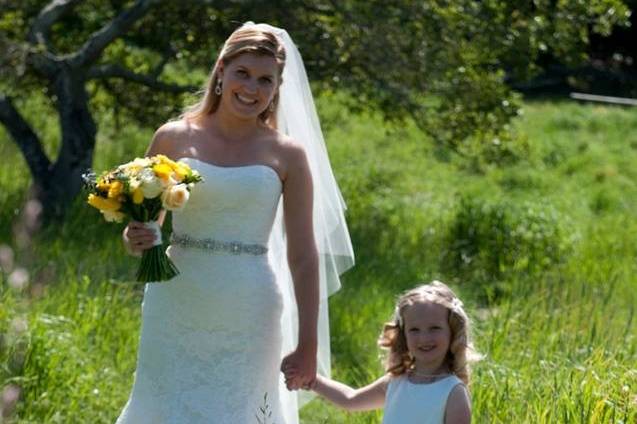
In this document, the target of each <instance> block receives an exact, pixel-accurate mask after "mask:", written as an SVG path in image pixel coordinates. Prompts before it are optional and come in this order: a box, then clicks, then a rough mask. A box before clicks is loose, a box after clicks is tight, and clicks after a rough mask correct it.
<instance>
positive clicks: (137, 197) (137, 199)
mask: <svg viewBox="0 0 637 424" xmlns="http://www.w3.org/2000/svg"><path fill="white" fill-rule="evenodd" d="M143 201H144V192H143V191H142V189H141V188H138V189H136V190H135V191H133V203H135V204H136V205H139V204H140V203H142V202H143Z"/></svg>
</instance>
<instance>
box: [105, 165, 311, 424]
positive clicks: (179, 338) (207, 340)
mask: <svg viewBox="0 0 637 424" xmlns="http://www.w3.org/2000/svg"><path fill="white" fill-rule="evenodd" d="M181 160H182V161H184V162H186V163H188V164H189V165H190V166H192V167H193V168H194V169H197V170H198V171H199V172H200V173H201V174H202V176H203V177H204V179H205V181H204V182H203V183H201V184H197V185H196V186H195V187H194V188H193V190H192V193H191V197H190V200H189V203H188V204H187V206H186V208H185V209H184V210H183V211H182V212H178V213H174V214H173V231H174V234H176V235H179V236H188V237H192V238H194V239H199V240H201V239H213V240H216V241H223V242H240V243H242V244H251V245H263V246H267V244H268V239H269V236H270V232H271V229H272V225H273V222H274V219H275V214H276V211H277V207H278V204H279V200H280V197H281V191H282V184H281V181H280V179H279V177H278V174H277V173H276V171H274V169H272V168H270V167H268V166H265V165H249V166H239V167H220V166H216V165H212V164H209V163H206V162H202V161H199V160H197V159H191V158H184V159H181ZM168 255H169V256H170V257H171V258H172V260H173V261H174V263H175V264H176V265H177V267H178V268H179V270H180V274H179V275H178V276H176V277H175V278H173V279H172V280H170V281H167V282H162V283H151V284H147V285H146V288H145V291H144V300H143V303H142V328H141V336H140V341H139V349H138V357H137V370H136V373H135V380H134V385H133V389H132V392H131V395H130V398H129V400H128V402H127V404H126V406H125V407H124V410H123V411H122V413H121V415H120V417H119V419H118V420H117V424H204V423H205V424H211V423H214V424H248V423H250V424H252V423H254V424H257V423H259V422H261V423H267V424H295V423H297V422H298V413H297V411H296V410H294V411H292V412H290V410H289V408H288V410H287V412H286V411H284V407H285V406H284V405H283V403H285V401H282V400H281V399H284V398H285V396H286V395H285V393H284V390H285V388H284V386H283V384H282V376H281V375H280V372H279V367H280V363H281V358H282V355H283V352H282V351H281V325H280V320H281V311H282V298H281V290H280V289H279V287H278V286H277V284H276V281H275V278H274V273H273V271H272V267H271V265H270V261H269V259H268V255H267V254H251V253H247V252H238V253H237V252H232V251H211V250H209V249H202V248H198V247H186V246H184V245H183V244H172V245H171V246H170V247H169V248H168ZM294 409H296V405H295V406H294Z"/></svg>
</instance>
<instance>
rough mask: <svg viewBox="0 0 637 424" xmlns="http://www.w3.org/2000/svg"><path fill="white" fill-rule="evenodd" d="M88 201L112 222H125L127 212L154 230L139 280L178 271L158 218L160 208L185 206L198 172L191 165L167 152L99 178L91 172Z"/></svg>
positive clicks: (168, 276) (86, 181)
mask: <svg viewBox="0 0 637 424" xmlns="http://www.w3.org/2000/svg"><path fill="white" fill-rule="evenodd" d="M82 177H83V179H84V184H85V187H86V188H87V190H88V192H89V195H88V204H89V205H91V206H93V207H95V208H97V209H98V210H99V211H100V212H101V213H102V215H103V216H104V219H106V221H109V222H122V221H123V220H124V218H126V217H127V216H128V217H130V218H132V219H133V220H135V221H139V222H143V223H145V225H146V226H147V227H148V228H150V229H152V230H153V231H155V234H156V235H157V241H156V244H155V246H153V247H152V248H150V249H148V250H145V251H144V253H143V254H142V260H141V264H140V266H139V270H138V271H137V281H141V282H150V281H164V280H169V279H171V278H172V277H174V276H175V275H177V274H178V273H179V270H177V267H175V265H174V264H173V263H172V261H171V260H170V258H169V257H168V256H166V253H165V252H164V250H163V248H162V243H161V230H160V228H159V224H157V222H156V221H157V219H158V217H159V212H160V211H161V209H162V208H163V209H166V210H170V211H177V210H181V209H183V207H184V206H185V204H186V203H187V202H188V199H189V197H190V190H191V189H192V187H193V186H194V184H195V183H198V182H200V181H202V178H201V176H200V175H199V173H198V172H197V171H195V170H193V169H191V168H190V167H189V166H188V165H186V164H184V163H181V162H175V161H173V160H171V159H169V158H168V157H166V156H164V155H156V156H153V157H149V158H136V159H135V160H133V161H131V162H128V163H125V164H123V165H119V166H118V167H117V168H115V169H112V170H110V171H106V172H105V173H103V174H102V175H101V176H100V177H99V178H97V177H96V175H95V174H94V173H92V172H90V173H88V174H84V175H83V176H82Z"/></svg>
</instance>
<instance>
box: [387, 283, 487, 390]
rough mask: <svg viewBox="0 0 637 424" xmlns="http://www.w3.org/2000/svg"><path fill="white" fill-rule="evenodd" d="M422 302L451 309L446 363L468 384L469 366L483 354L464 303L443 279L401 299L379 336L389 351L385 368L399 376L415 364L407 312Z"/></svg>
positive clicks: (410, 292) (422, 286)
mask: <svg viewBox="0 0 637 424" xmlns="http://www.w3.org/2000/svg"><path fill="white" fill-rule="evenodd" d="M419 302H431V303H435V304H438V305H441V306H444V307H445V308H447V309H448V310H449V321H448V322H449V328H450V329H451V343H450V344H449V352H447V358H446V364H447V366H448V367H449V370H450V371H451V372H452V373H453V374H455V375H456V376H457V377H458V378H459V379H460V380H462V381H463V382H464V383H465V384H466V385H467V386H468V385H469V379H470V376H471V370H470V366H469V365H470V363H471V362H474V361H477V360H479V359H480V358H481V356H480V355H479V354H478V353H477V352H476V350H475V349H474V347H473V343H472V341H471V338H470V321H469V317H468V316H467V314H466V312H465V311H464V309H463V307H462V302H461V301H460V299H458V297H457V296H456V295H455V293H454V292H453V291H452V290H451V289H450V288H449V287H447V285H446V284H444V283H441V282H440V281H433V282H431V283H429V284H424V285H421V286H418V287H416V288H414V289H411V290H409V291H407V292H405V293H404V294H403V295H401V296H400V297H399V298H398V301H397V302H396V309H395V312H394V319H393V321H391V322H387V323H385V326H384V328H383V331H382V333H381V335H380V337H379V339H378V345H379V346H380V347H381V348H383V349H384V350H386V351H387V354H386V356H385V364H384V365H385V371H386V372H387V373H388V374H390V375H392V376H399V375H402V374H404V373H406V372H407V371H408V370H410V369H411V368H412V367H413V365H414V360H413V358H412V357H411V356H410V355H409V351H408V350H407V338H406V337H405V328H404V312H405V310H406V309H407V308H408V307H409V306H411V305H413V304H415V303H419Z"/></svg>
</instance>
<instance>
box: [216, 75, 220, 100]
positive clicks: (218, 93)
mask: <svg viewBox="0 0 637 424" xmlns="http://www.w3.org/2000/svg"><path fill="white" fill-rule="evenodd" d="M215 94H216V95H217V96H221V80H220V79H218V80H217V85H216V86H215Z"/></svg>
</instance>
